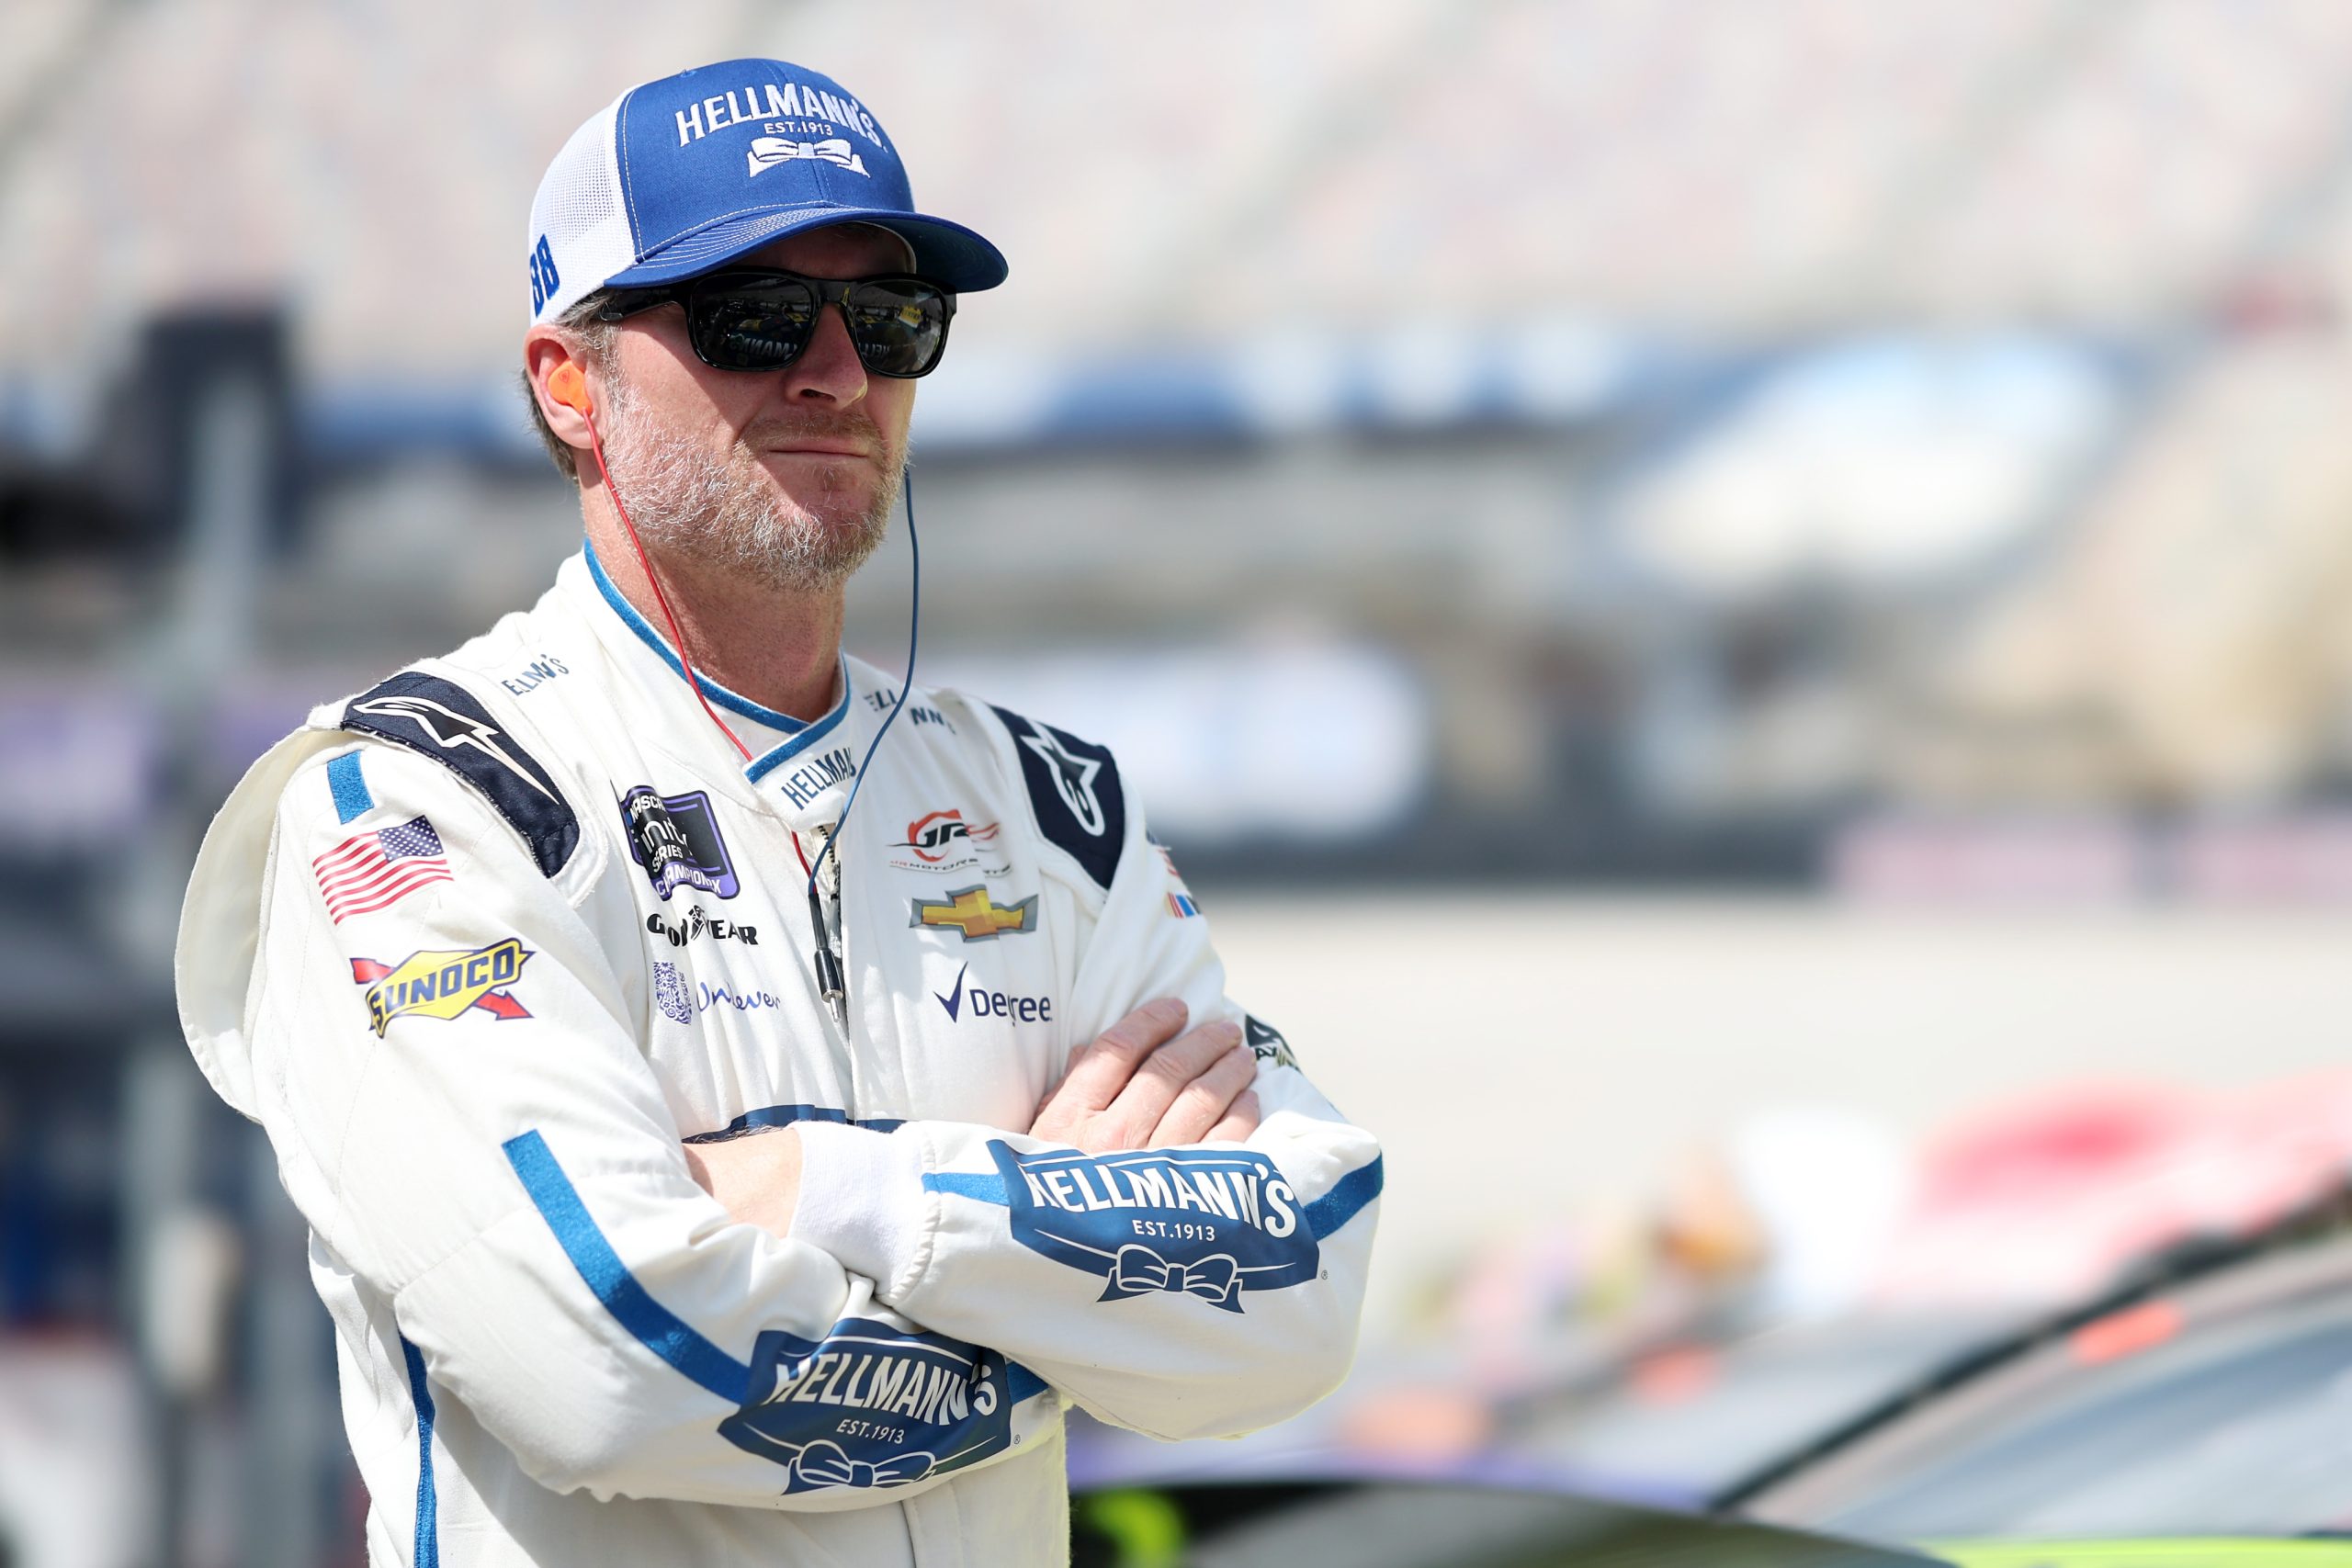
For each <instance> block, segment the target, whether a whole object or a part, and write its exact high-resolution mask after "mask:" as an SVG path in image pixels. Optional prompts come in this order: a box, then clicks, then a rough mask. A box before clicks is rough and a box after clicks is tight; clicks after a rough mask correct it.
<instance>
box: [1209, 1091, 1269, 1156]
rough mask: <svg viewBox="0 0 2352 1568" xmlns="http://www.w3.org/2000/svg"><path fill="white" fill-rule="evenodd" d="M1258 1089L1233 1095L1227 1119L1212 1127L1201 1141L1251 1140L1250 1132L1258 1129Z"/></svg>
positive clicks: (1228, 1142)
mask: <svg viewBox="0 0 2352 1568" xmlns="http://www.w3.org/2000/svg"><path fill="white" fill-rule="evenodd" d="M1258 1120H1259V1111H1258V1091H1257V1090H1256V1089H1243V1090H1242V1091H1241V1092H1240V1093H1239V1094H1238V1095H1235V1096H1234V1097H1233V1104H1232V1105H1231V1106H1230V1107H1228V1108H1227V1111H1226V1113H1225V1120H1224V1121H1222V1122H1218V1123H1217V1124H1216V1126H1214V1127H1212V1128H1210V1129H1209V1135H1208V1136H1207V1137H1205V1138H1203V1139H1202V1140H1201V1142H1202V1143H1204V1144H1246V1143H1248V1142H1249V1141H1250V1134H1252V1133H1254V1132H1256V1131H1257V1130H1258Z"/></svg>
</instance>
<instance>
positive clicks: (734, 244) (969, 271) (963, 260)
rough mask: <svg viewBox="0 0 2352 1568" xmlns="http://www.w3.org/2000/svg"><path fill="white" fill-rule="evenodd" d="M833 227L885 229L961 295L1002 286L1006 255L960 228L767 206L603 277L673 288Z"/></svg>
mask: <svg viewBox="0 0 2352 1568" xmlns="http://www.w3.org/2000/svg"><path fill="white" fill-rule="evenodd" d="M836 223H871V224H873V225H874V226H875V227H876V228H877V229H888V230H889V231H891V232H892V233H894V234H897V235H899V237H901V238H902V239H904V240H905V241H906V242H907V243H908V244H910V245H911V246H913V247H914V253H915V271H916V272H917V273H918V274H920V275H921V276H924V277H927V278H930V279H931V280H932V281H933V282H934V283H937V284H939V285H941V286H942V287H943V288H949V289H952V290H954V291H955V292H956V293H958V294H969V293H975V292H978V290H980V289H983V288H995V287H996V286H997V285H998V284H1000V283H1002V282H1003V281H1004V278H1005V273H1006V271H1007V270H1008V269H1007V268H1006V266H1005V262H1004V254H1003V253H1002V252H1001V251H999V250H998V249H997V248H996V247H995V246H994V245H991V244H989V243H988V242H987V241H986V240H983V239H982V238H980V237H979V235H978V234H976V233H974V232H973V231H971V230H969V229H967V228H965V227H964V226H963V225H962V224H961V223H950V222H949V221H947V220H945V219H944V218H932V217H928V216H925V215H924V214H922V213H919V212H901V211H899V210H898V209H896V208H888V207H879V208H873V207H834V206H831V205H830V204H810V205H808V206H803V207H771V208H766V209H755V210H753V211H751V212H743V213H738V214H736V215H734V216H733V217H730V218H727V219H724V220H720V221H719V222H717V223H713V224H711V225H710V226H709V227H707V228H705V229H697V230H695V231H694V232H693V233H691V234H683V235H680V236H679V237H678V238H677V239H674V240H673V241H671V242H670V243H668V244H666V245H663V246H662V247H661V248H660V249H659V250H656V251H654V252H653V253H652V254H650V255H647V256H646V257H644V258H643V259H642V260H640V261H639V263H638V264H637V265H635V266H632V267H629V268H628V270H626V271H624V272H617V273H615V274H614V275H613V276H610V277H608V278H606V279H605V285H606V287H608V288H647V287H650V286H651V285H654V284H659V283H675V282H677V281H679V280H680V279H681V278H687V277H694V276H699V275H700V274H703V273H706V272H709V271H711V270H713V269H714V268H717V267H722V266H725V265H727V264H728V263H729V262H731V261H734V260H737V259H738V258H740V257H741V256H743V255H745V254H748V253H750V252H752V251H756V250H758V249H759V248H760V247H761V246H762V245H764V244H766V243H769V242H770V241H773V240H777V239H781V238H782V237H784V236H785V235H786V234H797V233H799V232H801V231H803V230H808V229H825V228H831V226H832V225H834V224H836Z"/></svg>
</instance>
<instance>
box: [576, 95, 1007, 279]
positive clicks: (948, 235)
mask: <svg viewBox="0 0 2352 1568" xmlns="http://www.w3.org/2000/svg"><path fill="white" fill-rule="evenodd" d="M829 223H871V224H874V225H876V227H878V228H883V229H888V230H889V231H891V232H893V233H895V234H898V235H899V236H901V237H902V238H904V239H905V240H906V242H907V243H909V244H910V245H911V246H913V247H914V253H915V265H914V270H915V271H916V272H918V273H920V274H921V275H922V276H924V277H927V278H930V279H931V280H932V281H933V282H934V283H937V284H939V285H941V286H942V287H944V288H950V289H953V290H955V291H956V292H957V293H967V292H969V291H971V290H973V289H978V288H995V287H996V286H997V285H998V284H1000V283H1002V282H1003V281H1004V275H1005V265H1004V256H1003V254H1001V252H999V251H998V250H997V248H996V247H995V246H994V245H991V244H989V243H988V242H987V241H986V240H983V239H982V238H980V236H979V235H978V234H976V233H974V232H973V231H971V230H969V229H967V228H965V227H964V226H963V225H962V224H960V223H950V222H948V221H947V220H945V219H944V218H933V217H929V216H927V215H925V214H923V213H921V212H917V211H916V210H915V204H914V197H913V195H912V193H910V191H909V190H908V188H907V172H906V170H905V169H904V168H903V167H901V166H900V165H899V154H898V151H897V149H895V148H893V147H892V146H891V145H890V139H889V138H888V136H886V135H885V134H883V130H882V127H881V125H880V124H879V122H877V121H876V119H875V118H874V116H873V114H872V113H871V112H870V111H868V110H867V108H866V107H865V105H864V104H861V103H859V102H858V101H857V100H856V99H855V98H854V97H852V96H849V94H847V93H845V92H843V91H842V88H841V85H840V84H839V83H837V82H835V81H834V80H833V79H832V78H831V77H830V76H822V75H820V74H818V73H816V72H814V71H811V70H809V69H808V68H807V67H806V66H800V65H794V64H791V63H789V62H786V61H782V60H729V61H722V62H720V63H718V64H717V65H705V66H702V67H700V68H698V69H696V70H693V71H681V72H680V73H677V74H676V75H675V76H664V77H662V79H661V80H660V81H658V82H646V83H642V84H640V85H637V86H634V87H631V88H630V89H629V90H628V91H627V92H625V93H623V94H622V95H621V96H619V97H617V98H615V99H614V100H613V101H612V102H611V103H610V104H607V105H606V106H605V108H604V110H603V111H602V112H601V113H599V114H598V115H597V116H596V117H595V118H594V119H591V120H590V121H589V122H588V123H587V124H585V125H583V126H582V127H581V128H580V129H579V130H575V131H573V132H572V133H571V141H567V142H565V143H564V144H563V151H562V152H558V153H557V154H556V155H555V162H554V163H552V164H548V172H547V175H546V176H545V177H544V178H543V179H541V180H540V181H539V193H538V195H537V196H536V197H532V199H531V235H530V242H529V243H530V258H529V259H530V272H531V320H532V321H533V322H534V323H535V324H536V323H537V322H540V321H552V320H554V319H555V318H556V317H558V316H560V315H561V314H562V313H563V312H564V311H566V310H570V309H571V307H572V306H574V305H576V304H578V303H579V302H580V301H581V300H582V299H585V298H587V297H588V296H589V295H590V294H592V293H594V292H595V291H596V290H597V289H599V288H606V287H608V286H610V287H616V288H641V287H644V286H647V285H651V284H660V283H674V282H676V281H677V280H678V279H680V278H682V277H692V276H695V274H697V273H704V272H709V271H711V270H713V269H714V268H717V267H721V266H724V265H727V264H728V263H729V262H730V261H733V260H735V259H736V258H737V257H739V256H741V255H742V254H744V253H745V252H747V251H752V250H756V249H758V248H759V247H760V246H762V245H763V244H765V243H768V242H769V241H771V240H773V239H775V238H776V237H777V236H778V235H781V234H790V233H794V232H797V231H799V230H802V229H816V228H821V227H823V226H824V225H826V224H829Z"/></svg>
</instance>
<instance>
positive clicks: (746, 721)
mask: <svg viewBox="0 0 2352 1568" xmlns="http://www.w3.org/2000/svg"><path fill="white" fill-rule="evenodd" d="M581 559H582V562H583V564H584V565H585V567H586V576H587V578H588V581H589V583H590V584H592V585H593V587H594V598H595V599H596V600H597V601H598V602H599V604H600V605H601V612H599V611H598V610H594V609H592V610H591V611H590V618H591V619H592V621H594V622H597V623H599V626H598V629H599V631H601V632H605V634H606V635H605V636H604V637H603V638H602V640H603V641H604V642H605V644H606V645H607V646H608V647H610V648H611V649H613V651H614V654H615V657H616V661H617V662H619V663H620V664H622V665H623V666H624V667H626V668H627V669H628V671H630V673H631V674H632V675H633V676H634V677H635V678H636V679H637V680H638V681H639V682H642V683H643V684H644V685H645V686H646V687H647V688H648V689H649V690H650V692H652V693H653V694H654V696H655V700H656V703H657V705H662V704H664V703H670V702H675V703H677V704H680V705H683V706H684V711H685V712H686V713H688V714H691V715H692V716H693V717H694V718H695V721H696V724H697V726H699V724H701V723H702V722H704V721H703V719H702V716H701V715H700V714H698V713H695V712H694V705H693V703H692V701H691V699H690V698H689V697H688V696H687V694H685V693H684V692H678V691H676V690H675V688H676V686H677V684H678V682H679V681H680V680H681V679H682V677H683V674H684V671H683V668H682V666H681V665H680V664H679V662H678V655H677V652H676V650H675V649H673V648H672V647H671V646H670V642H669V639H668V638H666V637H663V636H662V634H661V632H660V631H658V630H656V629H655V627H654V626H652V624H651V623H650V622H649V621H647V620H646V618H645V617H644V616H643V615H640V614H639V613H638V609H637V606H636V605H634V604H630V603H629V602H628V599H627V598H626V597H625V596H624V595H623V594H622V593H621V592H620V590H619V589H618V588H616V587H615V586H614V584H613V581H612V579H611V578H610V577H609V576H607V575H606V574H605V568H604V564H603V563H602V562H601V561H599V560H598V559H597V558H596V548H595V546H594V544H589V543H583V544H582V547H581ZM615 623H617V624H618V627H619V628H623V629H625V631H626V633H627V635H625V636H615V635H611V633H612V632H613V631H614V630H615ZM839 668H840V676H839V679H838V680H837V681H836V682H835V690H836V692H837V693H838V695H837V696H836V698H835V699H834V702H833V705H832V706H831V708H830V709H829V710H827V711H826V712H825V713H824V714H823V715H822V716H820V717H818V718H815V719H808V720H803V719H797V718H795V717H793V716H791V715H790V714H786V713H781V712H779V711H777V710H776V709H775V708H771V707H768V706H766V705H763V704H760V703H756V702H753V701H752V699H751V698H749V697H746V696H744V695H742V694H741V693H738V692H733V691H730V690H729V689H728V688H727V687H725V686H722V685H720V684H719V683H718V682H716V681H713V680H711V679H710V678H709V677H708V676H707V675H704V674H702V673H701V672H699V671H697V672H696V673H695V685H696V686H697V687H699V688H700V689H701V691H702V694H703V695H704V696H706V697H707V698H708V699H709V700H710V703H711V705H712V706H713V707H716V708H718V709H719V710H720V711H721V712H723V713H725V714H727V715H728V716H729V728H732V729H733V730H734V731H735V732H736V734H737V735H738V736H739V737H740V738H741V739H742V742H743V744H744V745H745V746H746V747H748V748H749V749H750V750H751V753H752V756H751V760H750V761H741V759H740V758H739V759H737V762H738V765H739V771H740V772H741V776H742V778H743V781H744V782H745V783H746V784H750V785H751V786H752V791H753V793H755V794H757V795H760V796H762V797H763V798H764V799H765V800H766V801H767V802H768V803H769V804H770V805H771V806H772V807H774V808H775V810H776V811H777V812H778V813H779V814H780V815H781V816H783V817H784V818H786V820H787V821H789V822H791V823H792V824H793V825H794V826H795V827H799V828H808V827H815V826H818V825H820V824H830V823H831V822H833V821H835V820H837V819H838V818H840V816H841V807H842V803H843V801H844V799H845V798H846V796H847V795H848V792H849V785H850V783H851V781H852V780H853V779H854V776H855V773H856V767H855V757H854V752H853V753H852V754H851V755H848V756H844V755H842V753H843V752H844V751H845V750H848V749H850V748H851V747H852V746H853V745H854V742H856V741H857V740H858V739H860V738H861V732H862V731H863V729H864V726H863V725H862V724H861V723H860V722H859V717H860V716H859V715H858V713H857V711H856V710H857V709H858V707H859V706H860V705H859V703H858V701H857V697H858V682H857V680H856V671H854V670H853V668H852V666H851V662H850V660H848V659H847V657H845V656H844V657H842V659H841V660H840V666H839ZM665 711H666V709H665ZM711 739H712V740H713V741H714V742H718V739H719V738H718V737H717V736H713V737H711Z"/></svg>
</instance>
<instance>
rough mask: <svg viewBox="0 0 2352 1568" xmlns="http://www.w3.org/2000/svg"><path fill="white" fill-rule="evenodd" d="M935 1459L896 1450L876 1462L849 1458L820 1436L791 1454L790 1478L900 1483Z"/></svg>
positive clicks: (812, 1482) (813, 1483) (918, 1475)
mask: <svg viewBox="0 0 2352 1568" xmlns="http://www.w3.org/2000/svg"><path fill="white" fill-rule="evenodd" d="M935 1462H936V1461H934V1459H933V1456H932V1455H930V1454H927V1453H910V1454H899V1455H897V1456H896V1457H894V1458H891V1459H886V1460H884V1461H882V1462H881V1463H879V1464H868V1463H866V1462H865V1461H864V1460H862V1459H852V1458H850V1457H849V1455H847V1454H846V1453H843V1452H842V1447H841V1445H840V1444H839V1443H829V1442H826V1441H824V1440H823V1439H821V1438H820V1439H819V1440H818V1441H816V1442H813V1443H810V1444H809V1445H808V1446H807V1447H806V1448H804V1449H802V1450H800V1451H799V1453H797V1454H796V1455H795V1456H793V1461H792V1467H791V1468H792V1479H793V1480H794V1482H795V1483H797V1484H798V1485H801V1486H808V1487H819V1486H856V1487H869V1486H903V1485H905V1484H906V1483H909V1482H910V1481H921V1480H922V1478H923V1477H924V1476H926V1475H929V1474H930V1473H931V1467H932V1465H933V1463H935Z"/></svg>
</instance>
